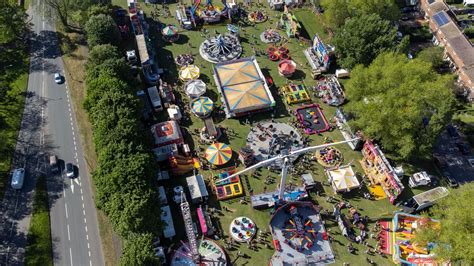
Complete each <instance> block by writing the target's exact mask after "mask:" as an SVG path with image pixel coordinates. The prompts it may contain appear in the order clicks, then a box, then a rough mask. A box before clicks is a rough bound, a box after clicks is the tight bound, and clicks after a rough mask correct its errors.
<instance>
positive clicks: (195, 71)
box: [179, 65, 200, 81]
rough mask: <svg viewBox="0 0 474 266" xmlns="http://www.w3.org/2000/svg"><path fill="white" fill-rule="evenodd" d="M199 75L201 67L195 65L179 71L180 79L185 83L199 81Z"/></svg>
mask: <svg viewBox="0 0 474 266" xmlns="http://www.w3.org/2000/svg"><path fill="white" fill-rule="evenodd" d="M199 75H200V71H199V67H197V66H195V65H188V66H185V67H182V68H181V69H180V70H179V78H180V79H181V80H184V81H187V80H193V79H197V78H199Z"/></svg>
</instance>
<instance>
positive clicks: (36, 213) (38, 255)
mask: <svg viewBox="0 0 474 266" xmlns="http://www.w3.org/2000/svg"><path fill="white" fill-rule="evenodd" d="M25 265H53V247H52V240H51V227H50V221H49V207H48V192H47V189H46V177H45V176H40V177H39V178H38V181H37V184H36V192H35V196H34V202H33V214H32V217H31V223H30V229H29V232H28V243H27V246H26V255H25Z"/></svg>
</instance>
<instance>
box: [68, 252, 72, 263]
mask: <svg viewBox="0 0 474 266" xmlns="http://www.w3.org/2000/svg"><path fill="white" fill-rule="evenodd" d="M69 257H70V258H71V266H72V248H69Z"/></svg>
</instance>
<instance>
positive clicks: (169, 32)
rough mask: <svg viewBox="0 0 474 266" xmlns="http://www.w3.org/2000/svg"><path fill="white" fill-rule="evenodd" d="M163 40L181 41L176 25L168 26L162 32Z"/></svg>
mask: <svg viewBox="0 0 474 266" xmlns="http://www.w3.org/2000/svg"><path fill="white" fill-rule="evenodd" d="M161 34H162V35H163V39H164V40H165V41H167V42H175V41H177V40H178V39H179V34H178V28H177V27H176V26H174V25H168V26H166V27H164V28H163V29H162V30H161Z"/></svg>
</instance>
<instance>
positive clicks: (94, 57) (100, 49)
mask: <svg viewBox="0 0 474 266" xmlns="http://www.w3.org/2000/svg"><path fill="white" fill-rule="evenodd" d="M120 58H121V57H120V54H119V51H118V49H117V47H116V46H113V45H111V44H100V45H96V46H94V47H92V49H91V50H90V52H89V59H88V60H87V65H86V67H87V68H88V69H89V68H91V67H94V66H98V65H100V64H102V63H103V62H104V61H105V60H107V59H120Z"/></svg>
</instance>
